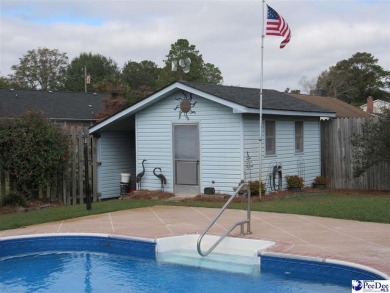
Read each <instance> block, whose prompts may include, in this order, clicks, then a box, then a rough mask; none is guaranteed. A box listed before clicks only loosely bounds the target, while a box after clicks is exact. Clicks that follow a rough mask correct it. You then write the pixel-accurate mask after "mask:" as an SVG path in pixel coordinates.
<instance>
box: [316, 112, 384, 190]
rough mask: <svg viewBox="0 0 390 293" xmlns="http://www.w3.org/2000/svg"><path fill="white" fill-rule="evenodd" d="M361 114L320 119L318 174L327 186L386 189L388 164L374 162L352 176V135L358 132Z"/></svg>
mask: <svg viewBox="0 0 390 293" xmlns="http://www.w3.org/2000/svg"><path fill="white" fill-rule="evenodd" d="M364 121H365V118H338V119H331V120H327V121H322V122H321V165H322V170H321V173H322V175H324V176H326V177H328V178H329V179H330V182H329V184H328V186H329V188H335V189H366V190H390V165H389V164H386V163H381V164H378V165H376V166H374V167H372V168H370V169H369V170H368V171H366V172H365V173H364V174H363V175H361V176H360V177H358V178H354V177H353V148H352V142H351V140H352V137H353V135H354V134H357V133H361V126H362V123H363V122H364Z"/></svg>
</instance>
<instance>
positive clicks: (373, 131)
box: [352, 109, 390, 177]
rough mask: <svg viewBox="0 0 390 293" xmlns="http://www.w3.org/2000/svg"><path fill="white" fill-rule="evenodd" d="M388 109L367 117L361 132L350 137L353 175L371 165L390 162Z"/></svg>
mask: <svg viewBox="0 0 390 293" xmlns="http://www.w3.org/2000/svg"><path fill="white" fill-rule="evenodd" d="M389 129H390V109H384V113H383V114H381V115H379V116H377V117H375V116H373V117H371V118H370V119H367V120H366V121H365V122H364V123H363V124H362V128H361V133H358V134H356V135H354V137H353V139H352V146H353V151H354V152H353V162H354V168H353V171H354V176H355V177H359V176H360V175H362V174H363V173H364V172H365V171H366V170H368V169H369V168H370V167H371V166H374V165H376V164H379V163H382V162H385V163H388V164H390V135H389Z"/></svg>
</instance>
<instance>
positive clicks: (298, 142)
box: [295, 121, 303, 153]
mask: <svg viewBox="0 0 390 293" xmlns="http://www.w3.org/2000/svg"><path fill="white" fill-rule="evenodd" d="M295 152H296V153H303V121H295Z"/></svg>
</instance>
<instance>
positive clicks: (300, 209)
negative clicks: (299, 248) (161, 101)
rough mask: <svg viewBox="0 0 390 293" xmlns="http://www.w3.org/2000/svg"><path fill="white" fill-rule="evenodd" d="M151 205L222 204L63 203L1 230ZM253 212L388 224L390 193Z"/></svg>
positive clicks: (264, 206)
mask: <svg viewBox="0 0 390 293" xmlns="http://www.w3.org/2000/svg"><path fill="white" fill-rule="evenodd" d="M154 205H174V206H196V207H210V208H217V207H221V206H222V205H223V203H217V202H200V201H192V202H166V201H160V200H135V199H131V200H129V199H125V200H111V201H103V202H97V203H93V204H92V209H91V210H90V211H87V210H86V207H85V205H74V206H63V207H58V208H49V209H42V210H36V211H30V212H25V213H12V214H2V215H0V231H1V230H7V229H14V228H19V227H24V226H28V225H33V224H39V223H45V222H52V221H61V220H65V219H70V218H76V217H83V216H87V215H94V214H101V213H108V212H114V211H118V210H125V209H133V208H140V207H147V206H154ZM230 208H234V209H246V205H245V204H243V203H234V204H232V205H231V206H230ZM251 210H252V211H264V212H276V213H290V214H300V215H311V216H320V217H330V218H339V219H349V220H357V221H367V222H378V223H390V213H389V211H390V194H389V196H375V195H367V196H361V195H359V196H354V195H339V194H328V193H323V194H306V195H302V196H300V197H294V198H286V199H278V200H272V201H263V202H255V203H252V205H251Z"/></svg>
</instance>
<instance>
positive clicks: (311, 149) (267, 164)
mask: <svg viewBox="0 0 390 293" xmlns="http://www.w3.org/2000/svg"><path fill="white" fill-rule="evenodd" d="M268 119H269V120H275V121H276V125H275V127H276V155H272V156H265V153H264V149H265V128H264V123H263V130H262V138H263V143H262V153H263V159H262V180H263V181H265V182H267V190H268V191H269V187H270V186H269V174H270V173H272V169H273V166H275V165H276V164H277V163H281V164H282V166H283V171H282V173H283V188H286V182H285V179H284V176H286V175H300V176H302V177H303V178H304V179H305V185H306V186H310V185H311V183H312V181H313V179H314V178H315V177H316V176H318V175H320V173H321V157H320V129H319V119H316V118H304V119H297V118H293V117H290V118H288V117H263V121H264V120H268ZM296 120H299V121H304V126H303V129H304V151H303V153H295V121H296ZM244 146H245V147H244V154H243V157H244V159H245V157H246V154H247V152H249V155H250V157H251V158H252V161H253V168H252V170H251V174H252V177H251V179H252V180H257V179H258V174H259V172H258V170H259V165H258V158H259V118H258V116H257V115H244ZM245 172H246V176H247V177H246V178H247V179H249V178H248V177H249V176H248V173H249V171H248V170H245Z"/></svg>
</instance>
